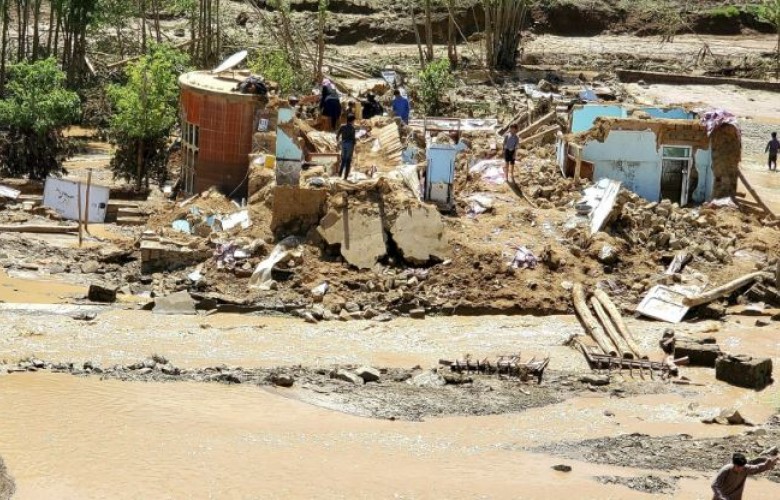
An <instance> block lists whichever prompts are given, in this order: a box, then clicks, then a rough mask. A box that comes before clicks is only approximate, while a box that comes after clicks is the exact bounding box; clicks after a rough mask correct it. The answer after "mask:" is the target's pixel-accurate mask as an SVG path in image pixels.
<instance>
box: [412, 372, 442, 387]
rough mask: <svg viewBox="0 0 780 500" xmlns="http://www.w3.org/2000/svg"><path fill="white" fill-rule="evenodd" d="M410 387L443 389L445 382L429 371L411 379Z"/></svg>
mask: <svg viewBox="0 0 780 500" xmlns="http://www.w3.org/2000/svg"><path fill="white" fill-rule="evenodd" d="M411 383H412V385H415V386H417V387H444V386H445V385H447V381H446V380H444V377H442V376H441V375H439V374H438V373H436V372H433V371H429V372H425V373H421V374H419V375H417V376H416V377H412V380H411Z"/></svg>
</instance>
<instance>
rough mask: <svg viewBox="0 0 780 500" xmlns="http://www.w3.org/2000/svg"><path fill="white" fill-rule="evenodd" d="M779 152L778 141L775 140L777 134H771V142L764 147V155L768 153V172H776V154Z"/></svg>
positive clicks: (779, 143) (779, 145) (779, 142)
mask: <svg viewBox="0 0 780 500" xmlns="http://www.w3.org/2000/svg"><path fill="white" fill-rule="evenodd" d="M778 151H780V141H778V140H777V132H772V140H771V141H769V144H767V145H766V149H765V150H764V153H767V152H768V153H769V162H768V165H769V170H777V152H778Z"/></svg>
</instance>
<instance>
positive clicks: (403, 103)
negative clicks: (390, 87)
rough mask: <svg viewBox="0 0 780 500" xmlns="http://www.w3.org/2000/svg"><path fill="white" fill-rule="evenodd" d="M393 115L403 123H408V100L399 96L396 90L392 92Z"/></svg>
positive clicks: (399, 93)
mask: <svg viewBox="0 0 780 500" xmlns="http://www.w3.org/2000/svg"><path fill="white" fill-rule="evenodd" d="M393 95H394V96H395V97H393V114H394V115H395V116H397V117H399V118H400V119H401V120H402V121H403V122H404V123H409V99H407V98H406V97H404V96H402V95H401V92H400V91H398V90H396V91H395V92H393Z"/></svg>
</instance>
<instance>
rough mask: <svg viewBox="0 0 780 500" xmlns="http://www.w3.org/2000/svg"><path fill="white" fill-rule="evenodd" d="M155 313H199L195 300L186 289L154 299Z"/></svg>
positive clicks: (153, 310)
mask: <svg viewBox="0 0 780 500" xmlns="http://www.w3.org/2000/svg"><path fill="white" fill-rule="evenodd" d="M152 312H154V314H187V315H193V314H197V313H196V311H195V300H194V299H193V298H192V297H190V294H189V293H188V292H186V291H181V292H176V293H174V294H171V295H168V296H167V297H159V298H156V299H155V300H154V309H152Z"/></svg>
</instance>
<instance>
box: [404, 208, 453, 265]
mask: <svg viewBox="0 0 780 500" xmlns="http://www.w3.org/2000/svg"><path fill="white" fill-rule="evenodd" d="M390 234H392V236H393V241H395V243H396V245H397V246H398V251H399V252H401V256H402V257H403V258H404V260H405V261H406V262H408V263H409V264H413V265H423V264H426V263H427V262H429V261H431V260H432V259H435V260H446V259H447V258H448V256H449V252H450V247H449V240H448V238H447V235H446V233H445V229H444V222H443V221H442V218H441V214H440V213H439V211H438V210H436V209H435V208H434V207H429V206H426V205H420V206H417V207H409V208H407V209H405V210H403V211H402V212H401V213H399V214H398V217H396V219H395V221H394V222H393V224H392V226H391V227H390Z"/></svg>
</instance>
